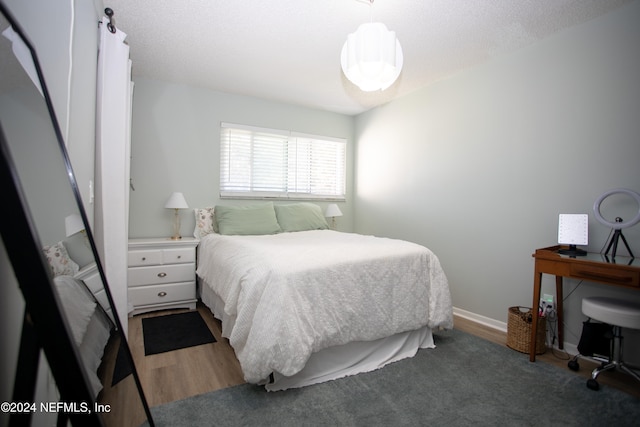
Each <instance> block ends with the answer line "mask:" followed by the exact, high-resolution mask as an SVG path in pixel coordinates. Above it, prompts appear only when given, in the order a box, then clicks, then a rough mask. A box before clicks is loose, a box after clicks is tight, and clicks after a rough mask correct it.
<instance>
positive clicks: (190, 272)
mask: <svg viewBox="0 0 640 427" xmlns="http://www.w3.org/2000/svg"><path fill="white" fill-rule="evenodd" d="M195 271H196V267H195V264H194V263H189V264H170V265H153V266H149V267H129V270H128V283H129V287H135V286H144V285H155V284H162V283H175V282H190V281H194V280H195Z"/></svg>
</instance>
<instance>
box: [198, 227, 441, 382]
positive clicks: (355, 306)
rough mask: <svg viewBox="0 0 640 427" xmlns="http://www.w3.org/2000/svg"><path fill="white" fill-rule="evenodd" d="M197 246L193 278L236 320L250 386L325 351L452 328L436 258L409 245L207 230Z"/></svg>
mask: <svg viewBox="0 0 640 427" xmlns="http://www.w3.org/2000/svg"><path fill="white" fill-rule="evenodd" d="M198 251H199V252H198V264H199V265H198V269H197V274H198V276H200V277H202V278H203V279H204V280H205V281H206V282H207V283H208V284H209V285H210V286H211V287H212V288H213V290H214V291H215V292H216V293H217V294H218V295H219V296H220V297H221V298H222V300H223V301H224V302H225V305H224V311H225V313H226V314H227V315H229V316H232V317H234V318H235V324H234V325H233V328H232V329H231V330H230V331H229V330H226V331H224V332H225V335H226V336H227V337H228V338H229V341H230V343H231V345H232V346H233V348H234V349H235V352H236V355H237V357H238V360H239V361H240V364H241V366H242V370H243V373H244V375H245V379H246V380H247V381H248V382H252V383H258V382H260V381H261V380H264V379H265V378H267V377H268V376H269V374H271V373H272V372H279V373H281V374H283V375H285V376H290V375H294V374H296V373H297V372H299V371H300V370H301V369H302V368H303V367H304V366H305V363H306V362H307V360H308V359H309V357H310V355H311V354H312V353H314V352H316V351H318V350H321V349H323V348H327V347H331V346H335V345H340V344H345V343H347V342H352V341H371V340H375V339H378V338H382V337H386V336H390V335H393V334H396V333H399V332H404V331H409V330H414V329H418V328H421V327H423V326H425V325H426V326H429V327H431V328H432V329H438V328H447V329H448V328H452V327H453V314H452V306H451V296H450V292H449V287H448V283H447V279H446V276H445V274H444V272H443V270H442V268H441V266H440V262H439V260H438V258H437V257H436V256H435V255H434V254H433V253H432V252H431V251H430V250H429V249H427V248H425V247H423V246H420V245H417V244H414V243H410V242H406V241H401V240H394V239H387V238H379V237H373V236H363V235H358V234H351V233H341V232H336V231H331V230H317V231H304V232H295V233H282V234H276V235H268V236H222V235H219V234H209V235H207V236H205V237H203V238H202V239H201V241H200V245H199V249H198Z"/></svg>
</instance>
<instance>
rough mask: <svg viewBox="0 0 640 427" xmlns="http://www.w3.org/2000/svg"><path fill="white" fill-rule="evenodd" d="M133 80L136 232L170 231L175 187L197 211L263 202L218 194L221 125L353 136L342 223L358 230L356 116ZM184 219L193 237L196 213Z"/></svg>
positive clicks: (132, 218)
mask: <svg viewBox="0 0 640 427" xmlns="http://www.w3.org/2000/svg"><path fill="white" fill-rule="evenodd" d="M133 42H134V41H132V43H133ZM134 83H135V87H134V94H133V124H132V136H131V180H132V183H133V186H134V188H135V191H131V193H130V209H129V236H130V237H163V236H170V235H171V232H172V228H171V224H172V222H171V221H172V218H173V210H170V209H165V208H164V204H165V202H166V201H167V199H168V198H169V196H170V195H171V193H172V192H174V191H179V192H182V193H183V194H184V196H185V199H186V201H187V204H188V205H189V207H190V208H196V207H208V206H214V205H216V204H240V203H257V202H256V201H238V200H222V201H221V200H220V199H219V180H220V178H219V176H220V168H219V157H220V156H219V152H220V122H230V123H238V124H246V125H253V126H261V127H267V128H274V129H283V130H291V131H297V132H303V133H309V134H316V135H326V136H332V137H340V138H346V139H347V140H348V142H347V163H348V165H349V166H348V168H349V173H348V176H347V201H346V202H343V203H340V204H339V205H340V209H341V210H342V212H343V214H344V216H343V217H341V218H339V219H338V228H339V229H342V230H348V229H351V227H352V218H353V208H352V203H351V200H352V199H353V185H352V183H353V174H352V170H353V168H352V165H353V145H354V144H353V135H352V133H353V118H352V117H350V116H345V115H341V114H334V113H328V112H326V111H319V110H313V109H309V108H304V107H296V106H292V105H287V104H281V103H277V102H271V101H265V100H261V99H256V98H251V97H246V96H239V95H230V94H225V93H220V92H214V91H211V90H207V89H202V88H196V87H190V86H185V85H178V84H172V83H166V82H160V81H156V80H149V79H143V78H135V79H134ZM317 204H318V205H320V206H322V207H323V208H324V207H325V206H326V203H322V202H318V203H317ZM181 220H182V221H181V223H182V227H181V234H182V235H183V236H191V235H192V234H193V228H194V225H195V220H194V216H193V210H192V209H189V210H185V211H182V212H181Z"/></svg>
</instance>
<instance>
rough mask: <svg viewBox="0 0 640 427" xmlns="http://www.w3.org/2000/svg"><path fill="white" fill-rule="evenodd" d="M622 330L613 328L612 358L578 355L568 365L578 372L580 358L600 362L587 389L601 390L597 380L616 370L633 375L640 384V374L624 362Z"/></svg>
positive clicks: (616, 327) (588, 381)
mask: <svg viewBox="0 0 640 427" xmlns="http://www.w3.org/2000/svg"><path fill="white" fill-rule="evenodd" d="M621 329H622V328H620V327H619V326H614V328H613V340H612V352H611V354H612V356H611V357H610V358H609V359H605V358H602V357H598V356H585V355H582V354H577V355H575V357H574V358H573V359H571V360H570V361H569V363H568V364H567V365H568V366H569V369H571V370H572V371H578V370H579V369H580V365H579V363H578V359H580V358H584V359H588V360H591V361H595V362H600V363H601V365H600V366H599V367H597V368H595V369H594V370H593V371H592V372H591V378H590V379H589V380H587V387H588V388H590V389H591V390H599V389H600V385H599V384H598V381H597V378H598V376H599V375H600V374H601V373H603V372H605V371H611V370H614V369H618V370H620V371H622V372H624V373H626V374H628V375H631V376H632V377H633V378H635V379H636V380H637V381H638V382H640V374H638V372H636V371H635V370H634V369H632V368H631V367H629V365H626V364H625V363H624V362H623V361H622V331H621Z"/></svg>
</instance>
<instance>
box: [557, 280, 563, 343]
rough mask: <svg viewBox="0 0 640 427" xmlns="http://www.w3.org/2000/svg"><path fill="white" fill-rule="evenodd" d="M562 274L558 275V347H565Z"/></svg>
mask: <svg viewBox="0 0 640 427" xmlns="http://www.w3.org/2000/svg"><path fill="white" fill-rule="evenodd" d="M563 299H564V298H563V296H562V276H556V319H558V348H559V349H560V350H562V349H563V348H564V322H563V320H562V318H563V313H564V310H563V308H562V300H563Z"/></svg>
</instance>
